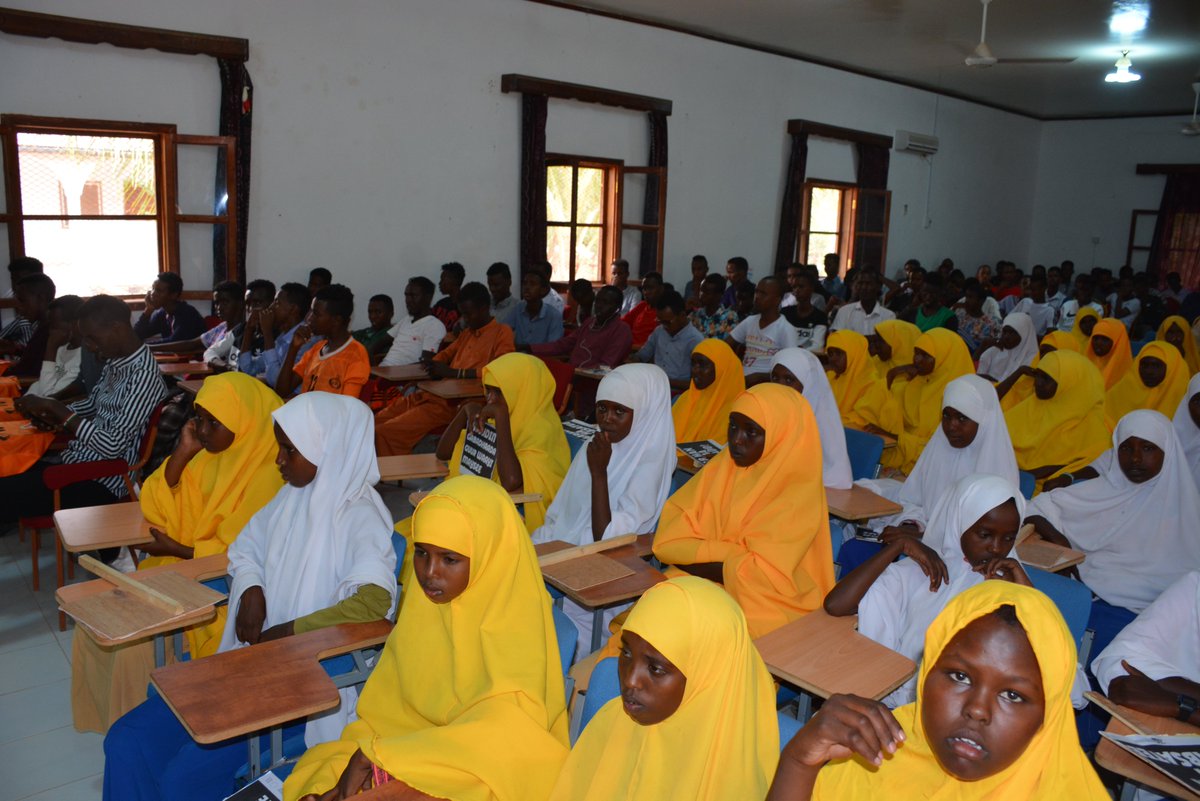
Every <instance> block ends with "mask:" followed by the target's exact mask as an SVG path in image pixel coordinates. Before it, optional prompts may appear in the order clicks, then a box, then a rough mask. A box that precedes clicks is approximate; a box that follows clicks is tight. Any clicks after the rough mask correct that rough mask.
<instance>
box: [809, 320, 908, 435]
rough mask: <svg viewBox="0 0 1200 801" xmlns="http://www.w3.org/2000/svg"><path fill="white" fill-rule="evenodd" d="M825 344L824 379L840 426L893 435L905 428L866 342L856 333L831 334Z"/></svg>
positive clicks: (898, 405)
mask: <svg viewBox="0 0 1200 801" xmlns="http://www.w3.org/2000/svg"><path fill="white" fill-rule="evenodd" d="M914 328H915V326H914ZM825 343H826V344H825V362H826V371H825V372H826V377H827V378H828V379H829V388H830V390H832V391H833V399H834V400H835V401H837V406H838V411H839V412H840V413H841V415H842V425H844V426H846V427H847V428H857V429H860V430H863V431H875V432H881V433H886V434H890V435H895V433H896V432H897V431H899V430H900V428H901V427H902V426H903V424H904V423H903V415H902V413H901V411H900V403H899V401H898V400H897V398H896V397H895V394H894V393H893V392H891V391H889V389H888V385H887V381H886V380H884V378H883V377H882V376H880V375H879V374H877V373H876V372H875V368H874V366H873V365H872V364H871V357H870V345H869V343H868V342H867V338H866V337H864V336H863V335H862V334H859V333H857V332H855V331H834V332H833V333H831V334H830V335H829V338H828V339H827V340H826V341H825ZM893 352H894V351H893ZM903 386H904V384H899V385H898V386H897V390H899V388H900V387H903Z"/></svg>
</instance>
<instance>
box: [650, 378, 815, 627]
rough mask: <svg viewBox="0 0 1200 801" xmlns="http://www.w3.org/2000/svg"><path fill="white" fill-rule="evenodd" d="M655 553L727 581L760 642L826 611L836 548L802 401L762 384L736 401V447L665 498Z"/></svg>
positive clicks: (809, 416) (732, 421)
mask: <svg viewBox="0 0 1200 801" xmlns="http://www.w3.org/2000/svg"><path fill="white" fill-rule="evenodd" d="M654 555H655V556H657V557H658V558H659V559H660V560H662V561H663V562H666V563H668V564H672V565H676V566H678V567H680V568H681V569H683V570H684V571H686V572H688V573H692V574H694V575H698V576H700V577H702V578H707V579H711V580H713V581H717V582H720V583H722V584H724V585H725V589H726V590H728V591H729V594H730V595H732V596H733V597H734V599H735V600H737V602H738V604H739V605H741V607H742V611H743V612H745V613H746V621H747V623H748V625H749V626H750V634H751V636H753V637H761V636H762V635H763V634H766V633H767V632H769V631H773V630H775V629H777V628H779V627H780V626H782V625H783V624H785V623H787V622H789V621H791V620H795V619H796V618H799V617H801V616H803V615H806V614H808V613H809V612H811V611H812V610H814V609H816V608H817V607H818V606H820V605H821V601H822V599H823V598H824V597H825V594H826V593H827V592H829V590H830V589H832V588H833V546H832V544H831V543H830V539H829V511H828V508H827V507H826V504H825V488H824V486H823V485H822V482H821V439H820V432H819V431H818V429H817V420H816V418H815V417H814V416H813V413H812V408H811V407H810V406H809V405H808V401H806V400H805V399H804V396H803V395H801V394H800V393H798V392H796V391H795V390H793V389H790V388H789V387H785V386H782V385H780V384H759V385H758V386H756V387H753V388H751V389H749V390H747V391H746V392H743V393H742V394H741V395H739V396H738V399H737V400H736V401H734V404H733V410H732V411H731V412H730V415H729V447H728V448H726V449H725V450H723V451H721V452H720V453H719V454H717V455H716V456H714V457H713V458H712V460H711V461H710V462H709V463H708V464H707V465H705V467H704V469H703V470H701V471H700V472H699V473H697V474H696V477H695V478H693V479H692V480H691V481H689V482H688V483H687V484H685V485H684V487H683V488H682V489H680V490H679V491H678V492H676V493H675V494H674V495H673V496H671V497H670V498H669V499H668V500H667V504H666V506H665V507H664V508H663V512H662V517H661V518H659V524H658V533H657V534H656V535H655V537H654Z"/></svg>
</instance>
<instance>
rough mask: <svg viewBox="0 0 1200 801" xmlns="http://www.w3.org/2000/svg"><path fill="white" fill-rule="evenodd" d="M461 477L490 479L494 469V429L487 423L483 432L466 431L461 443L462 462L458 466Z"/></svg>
mask: <svg viewBox="0 0 1200 801" xmlns="http://www.w3.org/2000/svg"><path fill="white" fill-rule="evenodd" d="M458 469H459V471H460V472H461V473H462V474H463V475H468V476H479V477H481V478H491V477H492V471H493V470H495V469H496V427H495V426H494V425H492V424H491V423H488V424H487V425H485V426H484V427H483V431H468V432H467V437H466V439H465V440H464V441H463V450H462V461H460V462H459V465H458Z"/></svg>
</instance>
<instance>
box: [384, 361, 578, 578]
mask: <svg viewBox="0 0 1200 801" xmlns="http://www.w3.org/2000/svg"><path fill="white" fill-rule="evenodd" d="M481 378H482V379H483V388H484V403H483V404H479V403H467V404H464V405H463V406H462V407H460V408H459V410H458V414H456V415H455V417H454V419H453V420H452V421H451V422H450V425H448V426H446V430H445V432H444V433H443V434H442V438H441V440H440V441H439V442H438V447H437V457H438V458H439V459H441V460H442V461H444V462H448V463H449V465H450V475H451V476H457V475H459V474H460V472H461V467H460V466H461V463H462V452H463V443H464V442H465V441H466V438H467V431H468V430H469V429H472V428H474V429H477V430H479V431H482V430H483V426H484V423H486V422H487V421H489V420H491V421H493V424H494V425H495V427H496V466H495V469H494V470H493V472H492V480H494V481H495V482H496V483H498V484H500V485H501V486H502V487H504V489H505V490H507V491H508V492H532V493H538V494H540V495H541V496H542V499H541V500H540V501H535V502H529V503H526V504H525V527H526V528H527V529H528V530H529V531H533V530H534V529H536V528H537V527H538V526H540V525H541V524H542V523H543V522H544V521H545V519H546V510H547V509H549V508H550V504H551V502H553V500H554V496H555V495H557V494H558V488H559V486H560V485H561V484H562V481H563V476H565V475H566V474H567V468H568V467H570V466H571V449H570V447H569V446H568V445H567V437H566V434H564V433H563V427H562V422H561V421H560V420H559V419H558V412H556V411H555V409H554V377H553V376H552V375H550V371H549V370H548V369H547V368H546V365H545V363H543V362H542V360H541V359H539V358H537V357H536V356H530V355H529V354H527V353H507V354H505V355H503V356H501V357H500V358H498V359H494V360H493V361H491V362H489V363H488V365H487V366H486V367H484V368H483V374H482V376H481ZM406 561H408V559H407V557H406Z"/></svg>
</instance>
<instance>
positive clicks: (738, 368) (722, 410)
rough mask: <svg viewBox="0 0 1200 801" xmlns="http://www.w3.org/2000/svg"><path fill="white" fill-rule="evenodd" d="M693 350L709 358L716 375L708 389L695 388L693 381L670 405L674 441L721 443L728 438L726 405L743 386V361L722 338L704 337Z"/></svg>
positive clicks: (743, 388)
mask: <svg viewBox="0 0 1200 801" xmlns="http://www.w3.org/2000/svg"><path fill="white" fill-rule="evenodd" d="M692 353H694V354H695V353H698V354H700V355H701V356H704V357H706V358H707V359H709V360H710V361H711V362H712V363H713V364H714V365H715V366H716V373H717V377H716V378H715V379H713V382H712V383H711V384H709V385H708V388H707V389H696V383H695V382H694V381H693V382H692V384H691V386H690V387H688V389H687V390H686V391H685V392H684V393H683V394H682V395H680V396H679V399H678V400H676V401H675V405H674V406H672V407H671V417H672V418H673V419H674V421H675V441H676V442H700V441H701V440H706V439H711V440H714V441H716V442H718V443H720V444H722V445H724V444H725V441H726V440H727V439H728V437H729V407H731V406H732V405H733V399H734V398H736V397H737V396H738V395H740V394H741V393H742V391H743V390H745V389H746V375H745V373H744V371H743V370H742V361H741V359H739V358H738V357H737V354H736V353H734V352H733V348H731V347H729V343H727V342H725V340H723V339H706V340H704V341H702V342H701V343H700V344H699V345H697V346H696V349H695V350H693V351H692Z"/></svg>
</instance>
